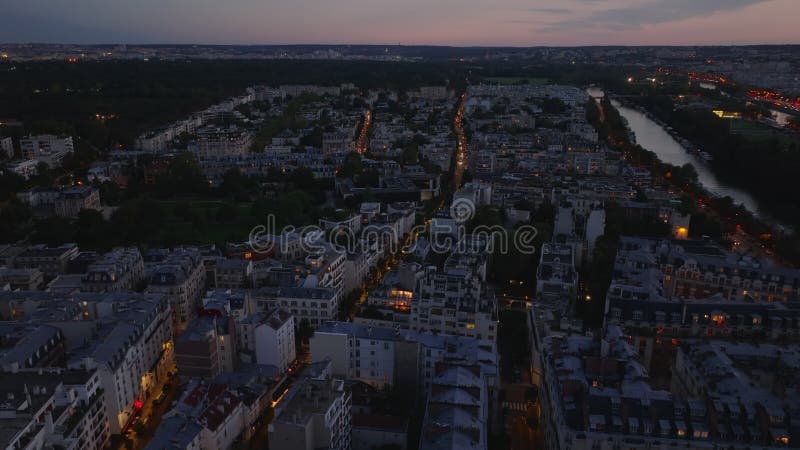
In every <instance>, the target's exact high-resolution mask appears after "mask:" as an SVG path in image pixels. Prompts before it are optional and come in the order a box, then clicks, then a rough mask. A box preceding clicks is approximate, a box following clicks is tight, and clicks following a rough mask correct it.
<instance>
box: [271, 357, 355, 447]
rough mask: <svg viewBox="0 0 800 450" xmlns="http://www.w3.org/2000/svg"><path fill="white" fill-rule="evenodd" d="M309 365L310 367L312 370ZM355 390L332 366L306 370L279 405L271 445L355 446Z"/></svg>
mask: <svg viewBox="0 0 800 450" xmlns="http://www.w3.org/2000/svg"><path fill="white" fill-rule="evenodd" d="M311 369H313V368H310V369H307V371H311ZM351 402H352V399H351V393H350V391H349V390H348V389H347V388H346V385H345V382H344V381H343V380H340V379H336V378H332V377H331V375H330V369H327V370H323V371H322V373H320V374H313V375H312V374H304V375H303V376H302V377H301V379H300V380H298V381H297V382H296V383H295V384H294V385H292V387H291V388H290V389H289V392H287V393H286V395H285V396H284V397H283V398H282V399H281V400H280V402H278V404H277V405H275V419H274V420H273V421H272V423H271V424H270V428H269V442H270V448H273V449H275V450H314V449H318V448H327V449H329V450H347V449H350V448H351V427H352V410H351V406H352V405H351Z"/></svg>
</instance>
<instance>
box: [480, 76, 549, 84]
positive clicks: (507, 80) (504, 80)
mask: <svg viewBox="0 0 800 450" xmlns="http://www.w3.org/2000/svg"><path fill="white" fill-rule="evenodd" d="M484 79H485V80H486V81H489V82H490V83H497V84H529V85H533V86H544V85H545V84H548V83H549V82H550V80H548V79H547V78H533V77H486V78H484Z"/></svg>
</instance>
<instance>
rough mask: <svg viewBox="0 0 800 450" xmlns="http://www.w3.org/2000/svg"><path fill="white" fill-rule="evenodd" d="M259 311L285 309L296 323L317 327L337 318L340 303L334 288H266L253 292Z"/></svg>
mask: <svg viewBox="0 0 800 450" xmlns="http://www.w3.org/2000/svg"><path fill="white" fill-rule="evenodd" d="M253 301H254V303H255V305H256V310H257V311H266V310H271V309H275V308H284V309H286V310H288V311H289V312H290V313H291V314H292V315H293V316H294V317H295V323H296V324H298V325H299V323H300V322H301V321H304V320H305V321H307V322H308V323H309V324H311V325H312V326H317V325H319V324H322V323H324V322H326V321H328V320H333V319H334V318H336V316H337V314H338V312H339V302H338V297H337V296H336V292H335V291H334V290H333V289H332V288H307V287H265V288H261V289H256V290H254V291H253Z"/></svg>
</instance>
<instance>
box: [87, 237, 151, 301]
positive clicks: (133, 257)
mask: <svg viewBox="0 0 800 450" xmlns="http://www.w3.org/2000/svg"><path fill="white" fill-rule="evenodd" d="M143 280H144V259H143V258H142V254H141V253H140V252H139V249H138V248H135V247H130V248H124V247H121V248H116V249H114V250H112V251H110V252H108V253H106V254H104V255H103V256H102V257H100V258H99V259H98V260H97V261H95V262H94V263H92V264H90V265H89V267H88V269H87V271H86V274H85V275H84V276H83V280H82V282H81V290H83V291H85V292H122V291H130V290H135V289H137V288H138V287H139V285H140V284H141V283H142V281H143Z"/></svg>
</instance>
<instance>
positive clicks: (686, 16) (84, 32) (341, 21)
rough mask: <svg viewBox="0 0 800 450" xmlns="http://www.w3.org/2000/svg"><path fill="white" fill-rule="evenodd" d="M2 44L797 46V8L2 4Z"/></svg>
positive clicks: (516, 0)
mask: <svg viewBox="0 0 800 450" xmlns="http://www.w3.org/2000/svg"><path fill="white" fill-rule="evenodd" d="M3 5H4V6H3V8H2V9H3V27H2V28H0V42H67V43H202V44H397V43H400V44H405V45H413V44H438V45H481V46H495V45H514V46H536V45H563V46H569V45H604V44H621V45H651V44H653V45H655V44H664V45H673V44H674V45H690V44H760V43H765V44H786V43H788V44H798V43H800V26H798V25H797V18H798V17H800V0H558V1H555V0H283V1H276V0H224V1H222V0H4V1H3Z"/></svg>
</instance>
